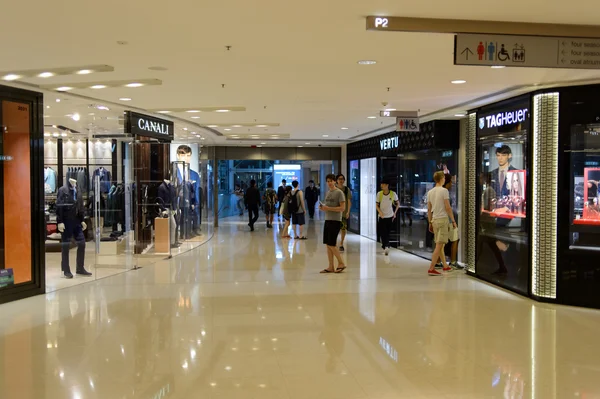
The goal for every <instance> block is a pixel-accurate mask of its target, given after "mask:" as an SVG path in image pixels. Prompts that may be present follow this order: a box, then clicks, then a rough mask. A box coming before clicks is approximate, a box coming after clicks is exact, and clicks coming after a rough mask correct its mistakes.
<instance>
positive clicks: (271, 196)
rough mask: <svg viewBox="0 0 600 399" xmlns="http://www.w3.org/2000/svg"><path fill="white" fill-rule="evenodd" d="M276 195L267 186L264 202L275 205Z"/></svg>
mask: <svg viewBox="0 0 600 399" xmlns="http://www.w3.org/2000/svg"><path fill="white" fill-rule="evenodd" d="M276 197H277V194H276V193H275V190H273V189H271V188H269V189H267V192H266V193H265V202H266V203H267V205H275V198H276Z"/></svg>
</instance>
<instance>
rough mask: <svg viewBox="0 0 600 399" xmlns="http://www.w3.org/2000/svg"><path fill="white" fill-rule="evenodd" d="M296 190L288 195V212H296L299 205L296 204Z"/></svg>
mask: <svg viewBox="0 0 600 399" xmlns="http://www.w3.org/2000/svg"><path fill="white" fill-rule="evenodd" d="M298 191H300V190H298ZM298 191H296V192H295V193H294V194H292V195H290V199H289V200H288V212H289V213H298V210H299V209H300V207H299V206H298V198H297V194H298Z"/></svg>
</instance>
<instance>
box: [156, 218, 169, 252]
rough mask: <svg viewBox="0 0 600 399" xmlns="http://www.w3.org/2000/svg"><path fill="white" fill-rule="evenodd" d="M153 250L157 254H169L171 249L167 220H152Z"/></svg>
mask: <svg viewBox="0 0 600 399" xmlns="http://www.w3.org/2000/svg"><path fill="white" fill-rule="evenodd" d="M154 227H155V229H156V231H155V234H154V250H155V252H156V253H157V254H169V253H170V249H171V237H170V232H169V229H170V226H169V219H168V218H156V219H154Z"/></svg>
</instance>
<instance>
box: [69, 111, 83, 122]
mask: <svg viewBox="0 0 600 399" xmlns="http://www.w3.org/2000/svg"><path fill="white" fill-rule="evenodd" d="M71 119H73V120H74V121H75V122H77V121H78V120H79V119H81V116H79V114H78V113H75V114H73V115H71Z"/></svg>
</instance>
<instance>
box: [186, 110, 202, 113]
mask: <svg viewBox="0 0 600 399" xmlns="http://www.w3.org/2000/svg"><path fill="white" fill-rule="evenodd" d="M185 112H189V113H195V112H200V111H198V110H197V109H190V110H187V111H185Z"/></svg>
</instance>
